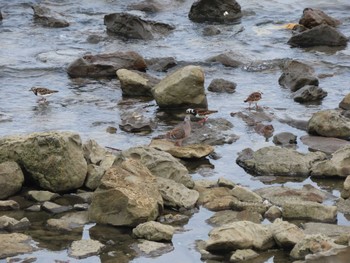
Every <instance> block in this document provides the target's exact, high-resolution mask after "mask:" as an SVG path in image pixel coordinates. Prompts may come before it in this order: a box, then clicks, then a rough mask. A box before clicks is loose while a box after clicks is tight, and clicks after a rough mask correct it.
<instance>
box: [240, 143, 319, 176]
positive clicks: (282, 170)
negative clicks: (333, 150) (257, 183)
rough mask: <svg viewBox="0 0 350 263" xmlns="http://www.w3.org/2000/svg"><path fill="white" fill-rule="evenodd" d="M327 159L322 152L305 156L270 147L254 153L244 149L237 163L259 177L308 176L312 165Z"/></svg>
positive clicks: (292, 151) (286, 149) (288, 150)
mask: <svg viewBox="0 0 350 263" xmlns="http://www.w3.org/2000/svg"><path fill="white" fill-rule="evenodd" d="M324 159H326V155H325V154H324V153H321V152H316V153H308V154H303V153H299V152H297V151H295V150H293V149H288V148H281V147H277V146H269V147H264V148H261V149H259V150H257V151H255V152H254V151H253V150H252V149H250V148H247V149H244V150H243V151H242V152H240V153H239V154H238V157H237V159H236V162H237V164H238V165H239V166H241V167H243V168H244V169H245V170H247V171H248V172H250V173H252V174H254V175H258V176H261V175H263V176H266V175H270V176H271V175H273V176H308V175H309V174H310V171H311V167H312V164H313V163H314V162H316V161H319V160H324Z"/></svg>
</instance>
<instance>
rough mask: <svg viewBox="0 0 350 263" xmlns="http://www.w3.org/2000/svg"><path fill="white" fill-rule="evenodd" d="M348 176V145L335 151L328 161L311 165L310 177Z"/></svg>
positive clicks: (349, 153) (349, 152) (349, 164)
mask: <svg viewBox="0 0 350 263" xmlns="http://www.w3.org/2000/svg"><path fill="white" fill-rule="evenodd" d="M348 175H350V145H346V146H344V147H342V148H340V149H339V150H337V151H335V152H334V153H333V154H332V156H331V158H330V159H329V160H324V161H319V162H316V163H314V164H313V165H312V168H311V176H322V177H324V176H339V177H347V176H348Z"/></svg>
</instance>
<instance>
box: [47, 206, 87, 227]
mask: <svg viewBox="0 0 350 263" xmlns="http://www.w3.org/2000/svg"><path fill="white" fill-rule="evenodd" d="M88 222H89V215H88V212H87V211H82V212H71V213H68V214H65V215H64V216H62V217H60V218H58V219H56V218H50V219H48V220H47V222H46V223H47V227H48V228H49V229H51V230H56V231H57V230H58V231H66V232H70V231H77V232H82V230H83V227H84V225H85V224H87V223H88Z"/></svg>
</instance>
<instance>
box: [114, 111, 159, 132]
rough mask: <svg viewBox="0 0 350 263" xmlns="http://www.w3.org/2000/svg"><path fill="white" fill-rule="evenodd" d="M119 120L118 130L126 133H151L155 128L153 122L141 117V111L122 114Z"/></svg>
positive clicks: (155, 125)
mask: <svg viewBox="0 0 350 263" xmlns="http://www.w3.org/2000/svg"><path fill="white" fill-rule="evenodd" d="M120 118H121V123H120V124H119V128H120V129H121V130H123V131H126V132H133V133H138V132H151V131H153V130H154V129H155V128H156V127H157V124H156V123H155V121H154V120H153V119H151V118H148V117H145V116H143V115H142V112H141V111H132V112H124V113H122V114H121V116H120Z"/></svg>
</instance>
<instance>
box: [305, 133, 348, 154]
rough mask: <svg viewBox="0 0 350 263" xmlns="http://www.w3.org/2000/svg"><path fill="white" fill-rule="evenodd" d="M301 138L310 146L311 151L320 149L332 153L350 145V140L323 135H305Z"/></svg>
mask: <svg viewBox="0 0 350 263" xmlns="http://www.w3.org/2000/svg"><path fill="white" fill-rule="evenodd" d="M300 140H301V141H302V142H303V143H304V144H306V145H307V146H308V147H309V150H310V151H314V152H315V151H320V152H324V153H326V154H332V153H334V152H335V151H337V150H339V149H340V148H342V147H344V146H346V145H350V142H349V141H346V140H342V139H338V138H332V137H322V136H310V135H304V136H301V137H300Z"/></svg>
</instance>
